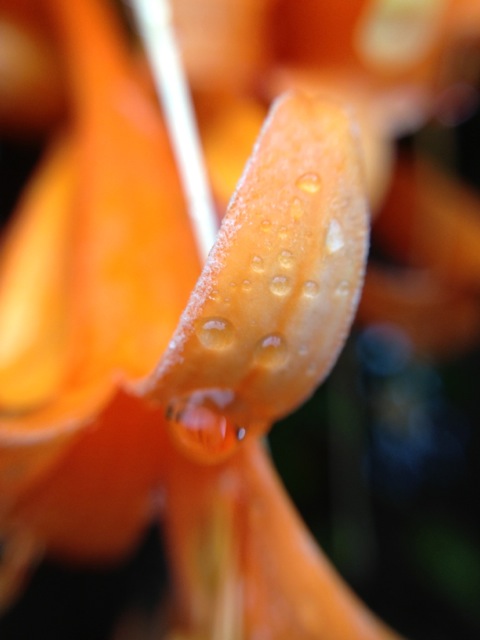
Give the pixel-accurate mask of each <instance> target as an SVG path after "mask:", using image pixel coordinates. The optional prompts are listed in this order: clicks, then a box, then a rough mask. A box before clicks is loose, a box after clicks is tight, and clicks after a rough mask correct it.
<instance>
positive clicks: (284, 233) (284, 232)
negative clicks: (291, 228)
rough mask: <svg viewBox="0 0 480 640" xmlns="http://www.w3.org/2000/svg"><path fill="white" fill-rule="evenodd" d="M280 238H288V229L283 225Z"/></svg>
mask: <svg viewBox="0 0 480 640" xmlns="http://www.w3.org/2000/svg"><path fill="white" fill-rule="evenodd" d="M278 237H279V238H280V239H281V240H286V239H287V238H288V227H286V226H285V225H282V226H281V227H280V228H279V230H278Z"/></svg>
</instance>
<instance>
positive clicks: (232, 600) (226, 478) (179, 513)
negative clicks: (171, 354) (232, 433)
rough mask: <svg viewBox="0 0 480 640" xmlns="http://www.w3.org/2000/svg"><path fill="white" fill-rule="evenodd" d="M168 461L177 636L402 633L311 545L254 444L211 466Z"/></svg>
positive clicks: (364, 639) (308, 639)
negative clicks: (382, 619) (358, 596)
mask: <svg viewBox="0 0 480 640" xmlns="http://www.w3.org/2000/svg"><path fill="white" fill-rule="evenodd" d="M169 462H170V465H171V467H170V473H169V475H168V479H167V484H166V490H167V504H168V503H170V504H171V505H172V506H173V505H174V508H172V509H167V512H166V534H167V544H168V547H169V550H170V559H171V562H172V566H173V570H174V574H173V575H174V586H175V587H176V594H177V596H178V606H179V609H180V611H179V614H180V616H179V619H180V620H181V621H182V623H181V624H182V626H183V630H184V633H185V635H180V636H179V637H182V638H183V637H185V638H197V637H205V638H211V639H212V640H217V639H218V640H220V639H223V638H237V637H238V638H254V637H262V635H263V634H268V637H269V638H274V639H275V640H287V639H290V638H296V639H302V640H314V639H318V638H325V639H333V638H349V639H352V640H380V639H381V640H387V639H388V640H394V639H397V640H398V638H399V636H397V635H396V634H395V633H394V632H393V631H391V630H389V629H388V628H387V627H386V626H384V625H383V624H382V623H380V622H379V621H378V620H377V619H376V618H375V617H374V616H373V615H372V614H371V613H370V612H369V611H368V610H367V609H366V608H365V607H364V605H362V604H361V603H360V602H359V601H358V600H357V599H356V597H355V596H354V595H353V594H352V593H351V591H350V590H349V588H348V587H347V586H346V585H345V584H344V583H343V581H342V580H341V578H340V577H339V576H338V575H337V573H336V572H335V570H334V569H333V568H332V567H331V565H330V564H329V563H328V561H327V559H326V558H325V557H324V556H323V555H322V553H321V551H320V550H319V549H318V547H316V545H315V544H314V542H313V540H312V539H311V537H310V535H309V534H308V533H307V531H306V530H305V528H304V526H303V524H302V523H301V521H300V519H299V517H298V515H297V514H296V512H295V510H294V509H293V507H292V505H291V504H290V502H289V500H288V498H287V497H286V494H285V493H284V491H283V489H282V487H281V486H280V484H279V482H278V479H277V478H276V476H275V474H274V472H273V470H272V467H271V465H270V463H269V461H268V458H267V456H266V455H265V452H264V451H263V450H262V445H261V444H260V443H258V442H254V441H252V442H251V443H250V444H248V443H247V444H246V446H245V448H244V449H242V450H241V451H239V452H238V453H237V454H236V455H235V456H234V457H233V458H231V459H230V460H229V461H228V463H226V464H224V465H220V466H216V467H199V466H196V465H195V464H194V463H190V462H188V460H186V459H185V458H183V457H181V456H180V455H178V454H175V453H174V452H172V455H171V457H170V458H169ZM189 633H190V634H191V635H189ZM174 637H175V636H174Z"/></svg>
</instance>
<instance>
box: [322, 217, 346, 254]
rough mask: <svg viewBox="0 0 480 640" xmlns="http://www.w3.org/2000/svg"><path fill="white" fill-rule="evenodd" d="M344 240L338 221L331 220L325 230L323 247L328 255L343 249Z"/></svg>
mask: <svg viewBox="0 0 480 640" xmlns="http://www.w3.org/2000/svg"><path fill="white" fill-rule="evenodd" d="M344 244H345V240H344V238H343V231H342V227H341V226H340V224H339V222H338V220H332V221H331V222H330V224H329V226H328V229H327V237H326V238H325V246H326V249H327V252H328V253H335V252H336V251H340V249H343V246H344Z"/></svg>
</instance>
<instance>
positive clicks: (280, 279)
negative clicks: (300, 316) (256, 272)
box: [270, 276, 292, 296]
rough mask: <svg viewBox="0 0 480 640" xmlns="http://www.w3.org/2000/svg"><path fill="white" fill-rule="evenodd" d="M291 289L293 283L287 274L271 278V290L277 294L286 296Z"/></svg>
mask: <svg viewBox="0 0 480 640" xmlns="http://www.w3.org/2000/svg"><path fill="white" fill-rule="evenodd" d="M291 290H292V285H291V284H290V280H289V279H288V278H287V277H286V276H275V277H274V278H272V279H271V280H270V291H271V292H272V293H273V294H275V295H276V296H286V295H287V294H288V293H290V291H291Z"/></svg>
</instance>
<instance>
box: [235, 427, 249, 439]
mask: <svg viewBox="0 0 480 640" xmlns="http://www.w3.org/2000/svg"><path fill="white" fill-rule="evenodd" d="M246 435H247V430H246V429H245V427H237V440H238V441H239V442H241V441H242V440H245V437H246Z"/></svg>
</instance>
